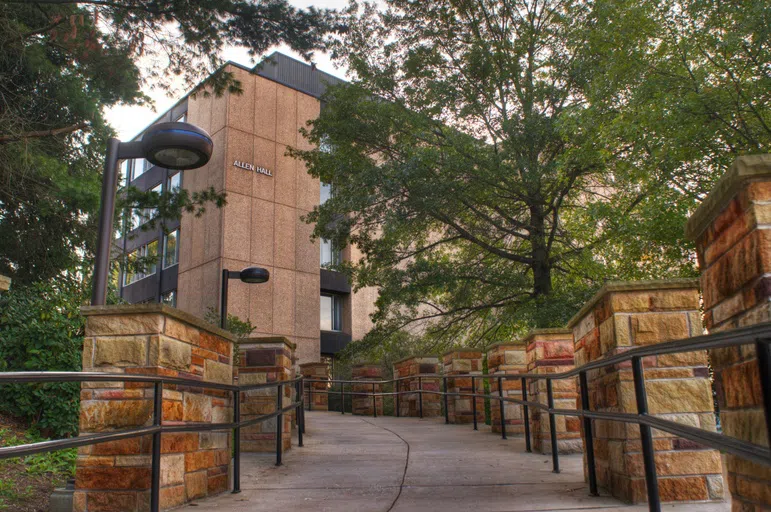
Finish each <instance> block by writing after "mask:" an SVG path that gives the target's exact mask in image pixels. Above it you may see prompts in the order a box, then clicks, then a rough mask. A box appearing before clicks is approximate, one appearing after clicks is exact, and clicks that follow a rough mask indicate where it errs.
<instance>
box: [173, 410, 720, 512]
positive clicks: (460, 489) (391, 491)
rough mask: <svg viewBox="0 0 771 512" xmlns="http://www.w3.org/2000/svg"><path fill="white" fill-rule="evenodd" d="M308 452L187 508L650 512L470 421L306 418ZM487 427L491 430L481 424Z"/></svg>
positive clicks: (708, 508) (690, 508) (712, 511)
mask: <svg viewBox="0 0 771 512" xmlns="http://www.w3.org/2000/svg"><path fill="white" fill-rule="evenodd" d="M306 418H307V426H306V432H307V435H306V436H305V439H304V440H305V447H304V448H298V447H297V446H294V447H293V448H292V450H291V451H290V452H288V453H287V454H285V456H284V465H283V466H281V467H275V466H273V462H274V460H273V456H272V455H268V454H266V455H262V454H244V455H243V456H242V459H241V460H242V476H241V488H242V490H243V492H242V493H241V494H226V495H220V496H218V497H215V498H209V499H206V500H200V501H198V502H196V503H195V504H192V505H188V506H187V507H184V508H185V509H191V510H192V509H195V510H199V511H200V510H202V509H203V510H218V511H228V512H231V511H232V512H237V511H238V512H241V511H250V512H253V511H271V512H274V511H277V510H283V511H293V512H294V511H314V512H322V511H330V512H331V511H334V512H343V511H351V512H370V511H371V512H391V511H393V512H405V511H421V512H432V511H437V512H438V511H441V512H450V511H479V512H483V511H484V512H487V511H499V512H503V511H511V512H513V511H542V510H561V511H562V510H564V511H570V510H586V509H591V510H601V511H602V512H609V511H614V510H622V509H623V510H624V512H632V511H638V510H639V511H645V510H647V507H645V506H642V507H639V506H638V507H631V506H624V505H622V504H621V503H620V502H618V501H617V500H615V499H613V498H610V497H608V496H602V497H590V496H589V492H588V487H587V485H586V484H584V482H583V470H582V457H581V455H565V456H561V457H560V464H561V466H562V473H560V474H558V475H557V474H554V473H552V472H551V458H550V457H549V456H544V455H539V454H528V453H526V452H525V451H524V440H522V439H516V438H515V439H508V440H506V441H504V440H502V439H501V438H500V437H499V436H498V435H497V434H492V433H491V432H490V431H489V430H480V431H478V432H474V431H473V430H472V428H471V426H470V425H445V424H444V421H443V420H441V419H425V420H419V419H415V418H392V417H384V418H377V419H373V418H364V417H361V416H351V415H348V414H346V415H344V416H343V415H341V414H336V413H324V412H313V413H311V412H307V413H306ZM480 428H484V426H482V427H480ZM729 509H730V507H729V506H728V505H726V504H718V505H714V504H710V505H707V504H691V505H680V506H665V507H664V510H677V511H682V512H695V511H699V512H718V511H719V512H723V511H727V510H729Z"/></svg>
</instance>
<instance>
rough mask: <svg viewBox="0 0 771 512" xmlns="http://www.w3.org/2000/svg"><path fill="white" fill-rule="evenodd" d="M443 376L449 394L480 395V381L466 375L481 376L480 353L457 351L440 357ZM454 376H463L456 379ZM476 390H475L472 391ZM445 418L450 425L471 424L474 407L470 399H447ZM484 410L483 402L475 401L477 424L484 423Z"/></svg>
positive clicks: (450, 397)
mask: <svg viewBox="0 0 771 512" xmlns="http://www.w3.org/2000/svg"><path fill="white" fill-rule="evenodd" d="M442 363H443V365H444V375H445V376H446V377H447V379H446V380H447V390H448V391H449V392H450V393H482V392H483V382H482V379H474V384H473V387H472V382H471V381H472V379H471V377H468V375H482V352H481V351H479V350H475V349H459V350H452V351H450V352H447V353H446V354H444V356H442ZM456 375H463V376H462V377H456ZM474 388H476V390H475V389H474ZM447 417H448V419H449V421H450V423H473V422H474V407H473V401H472V397H469V396H449V397H447ZM484 421H485V408H484V402H483V400H477V422H478V423H484Z"/></svg>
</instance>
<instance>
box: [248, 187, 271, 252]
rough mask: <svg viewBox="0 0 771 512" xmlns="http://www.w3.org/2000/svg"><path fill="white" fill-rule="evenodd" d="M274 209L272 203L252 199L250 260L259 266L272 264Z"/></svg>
mask: <svg viewBox="0 0 771 512" xmlns="http://www.w3.org/2000/svg"><path fill="white" fill-rule="evenodd" d="M274 210H275V205H274V203H272V202H269V201H264V200H262V199H256V198H253V199H252V226H251V230H252V239H251V261H252V263H255V264H257V265H260V266H265V265H270V266H272V265H273V237H274V234H273V233H274V232H273V224H274V219H275V212H274Z"/></svg>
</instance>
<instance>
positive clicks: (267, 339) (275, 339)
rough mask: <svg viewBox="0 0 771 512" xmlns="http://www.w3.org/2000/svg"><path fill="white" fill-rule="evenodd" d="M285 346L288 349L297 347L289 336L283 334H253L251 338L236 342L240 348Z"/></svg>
mask: <svg viewBox="0 0 771 512" xmlns="http://www.w3.org/2000/svg"><path fill="white" fill-rule="evenodd" d="M274 346H275V347H286V348H289V349H290V350H294V349H296V348H297V344H296V343H292V342H291V341H289V338H286V337H284V336H254V337H252V338H246V339H245V340H241V341H240V342H239V343H238V347H239V348H241V349H249V348H271V347H274Z"/></svg>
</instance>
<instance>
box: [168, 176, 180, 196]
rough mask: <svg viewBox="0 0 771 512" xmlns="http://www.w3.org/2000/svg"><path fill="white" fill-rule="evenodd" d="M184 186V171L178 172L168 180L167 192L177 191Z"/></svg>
mask: <svg viewBox="0 0 771 512" xmlns="http://www.w3.org/2000/svg"><path fill="white" fill-rule="evenodd" d="M181 186H182V173H181V172H176V173H174V174H172V175H171V176H169V179H168V180H167V181H166V192H176V191H177V190H179V188H180V187H181Z"/></svg>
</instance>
